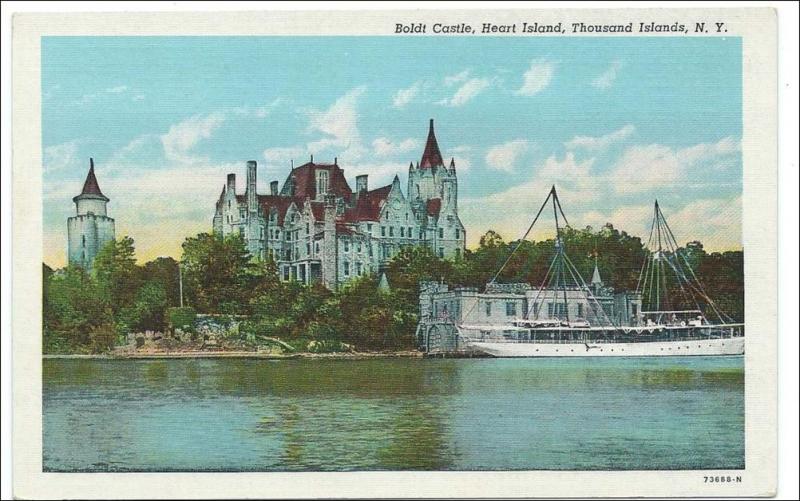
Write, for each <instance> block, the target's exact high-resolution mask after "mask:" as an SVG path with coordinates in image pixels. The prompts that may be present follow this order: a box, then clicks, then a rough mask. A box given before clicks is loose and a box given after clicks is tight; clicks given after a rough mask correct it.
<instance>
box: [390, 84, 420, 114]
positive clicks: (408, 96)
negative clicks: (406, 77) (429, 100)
mask: <svg viewBox="0 0 800 501" xmlns="http://www.w3.org/2000/svg"><path fill="white" fill-rule="evenodd" d="M421 90H422V82H415V83H414V84H413V85H412V86H411V87H408V88H407V89H400V90H398V91H397V92H396V93H395V94H394V98H393V99H392V106H394V107H395V108H405V106H406V105H407V104H408V103H410V102H411V101H413V100H414V98H416V97H417V95H419V93H420V91H421Z"/></svg>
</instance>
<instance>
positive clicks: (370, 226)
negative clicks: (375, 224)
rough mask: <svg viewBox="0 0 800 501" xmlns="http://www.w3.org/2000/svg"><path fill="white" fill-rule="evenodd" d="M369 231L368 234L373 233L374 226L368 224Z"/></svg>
mask: <svg viewBox="0 0 800 501" xmlns="http://www.w3.org/2000/svg"><path fill="white" fill-rule="evenodd" d="M367 231H368V232H370V233H372V225H371V224H368V225H367Z"/></svg>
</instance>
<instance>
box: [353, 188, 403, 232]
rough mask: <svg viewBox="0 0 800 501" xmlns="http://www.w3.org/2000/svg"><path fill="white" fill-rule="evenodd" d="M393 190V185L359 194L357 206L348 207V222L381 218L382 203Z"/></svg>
mask: <svg viewBox="0 0 800 501" xmlns="http://www.w3.org/2000/svg"><path fill="white" fill-rule="evenodd" d="M391 191H392V185H391V184H389V185H386V186H383V187H381V188H376V189H374V190H372V191H366V192H364V193H360V194H359V195H358V200H357V201H356V204H355V207H353V208H350V209H347V210H346V211H345V213H344V218H345V220H346V221H348V222H352V223H355V222H358V221H378V220H380V218H381V207H382V203H383V202H384V201H385V200H386V198H387V197H388V196H389V192H391Z"/></svg>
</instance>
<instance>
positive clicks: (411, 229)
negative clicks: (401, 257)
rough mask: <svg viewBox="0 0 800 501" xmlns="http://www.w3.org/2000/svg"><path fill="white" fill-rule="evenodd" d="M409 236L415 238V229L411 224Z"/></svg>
mask: <svg viewBox="0 0 800 501" xmlns="http://www.w3.org/2000/svg"><path fill="white" fill-rule="evenodd" d="M408 238H414V229H413V228H411V227H410V226H409V228H408Z"/></svg>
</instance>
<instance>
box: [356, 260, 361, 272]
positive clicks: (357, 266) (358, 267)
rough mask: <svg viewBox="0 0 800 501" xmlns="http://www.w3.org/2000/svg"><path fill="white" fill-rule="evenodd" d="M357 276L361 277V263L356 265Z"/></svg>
mask: <svg viewBox="0 0 800 501" xmlns="http://www.w3.org/2000/svg"><path fill="white" fill-rule="evenodd" d="M356 275H361V263H360V262H359V263H356Z"/></svg>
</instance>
